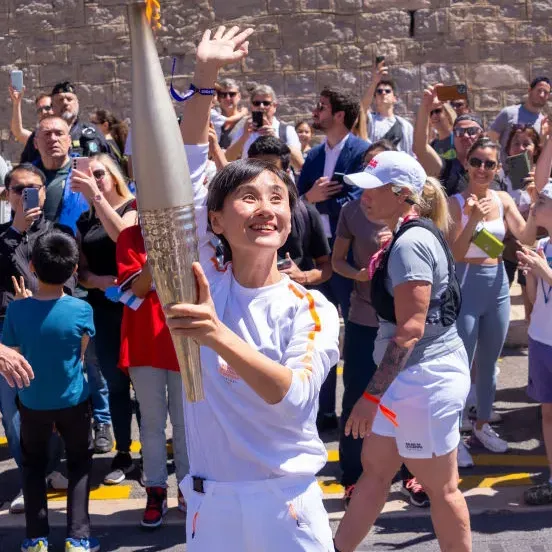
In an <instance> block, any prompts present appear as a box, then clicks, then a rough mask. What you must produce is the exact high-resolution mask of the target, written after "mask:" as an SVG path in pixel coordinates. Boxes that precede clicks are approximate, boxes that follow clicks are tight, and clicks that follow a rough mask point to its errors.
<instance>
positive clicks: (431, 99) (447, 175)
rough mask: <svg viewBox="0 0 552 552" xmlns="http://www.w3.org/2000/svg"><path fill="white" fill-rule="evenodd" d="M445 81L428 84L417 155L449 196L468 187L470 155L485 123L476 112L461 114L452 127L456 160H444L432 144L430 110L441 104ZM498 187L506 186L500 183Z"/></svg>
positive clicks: (417, 135)
mask: <svg viewBox="0 0 552 552" xmlns="http://www.w3.org/2000/svg"><path fill="white" fill-rule="evenodd" d="M439 86H442V85H441V84H436V85H435V86H428V88H427V89H426V90H425V91H424V95H423V99H422V103H421V104H420V108H419V110H418V116H417V118H416V125H415V127H414V154H415V155H416V157H417V158H418V161H419V162H420V163H421V164H422V166H423V167H424V170H425V171H426V173H427V174H428V176H434V177H436V178H439V179H440V180H441V182H442V184H443V186H444V187H445V190H446V192H447V195H449V196H451V195H454V194H457V193H460V192H462V191H464V189H465V188H466V186H467V169H466V161H467V159H466V158H467V155H468V151H469V149H470V147H471V146H472V144H474V143H475V141H476V140H477V138H479V136H480V135H481V134H482V133H483V124H482V123H481V120H480V119H479V117H477V116H476V115H473V114H467V115H461V116H460V117H458V118H457V119H456V121H455V122H454V126H453V127H452V132H453V142H454V149H455V150H456V159H443V158H442V157H441V156H440V155H439V154H438V153H437V152H436V151H435V150H434V149H433V148H432V147H431V146H430V144H429V120H430V113H431V111H432V109H433V108H434V106H435V105H438V104H439V103H440V102H439V99H438V98H437V89H438V88H439ZM496 187H497V189H502V187H501V185H500V183H498V182H497V185H496Z"/></svg>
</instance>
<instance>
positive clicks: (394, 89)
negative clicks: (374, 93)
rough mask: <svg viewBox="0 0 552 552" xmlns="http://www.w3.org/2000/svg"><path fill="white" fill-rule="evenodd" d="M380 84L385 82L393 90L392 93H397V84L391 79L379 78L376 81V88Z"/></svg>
mask: <svg viewBox="0 0 552 552" xmlns="http://www.w3.org/2000/svg"><path fill="white" fill-rule="evenodd" d="M382 84H386V85H387V86H390V87H391V89H392V90H393V94H396V93H397V85H396V83H395V81H394V80H393V79H381V80H380V81H379V82H378V86H376V89H377V88H378V87H379V86H380V85H382Z"/></svg>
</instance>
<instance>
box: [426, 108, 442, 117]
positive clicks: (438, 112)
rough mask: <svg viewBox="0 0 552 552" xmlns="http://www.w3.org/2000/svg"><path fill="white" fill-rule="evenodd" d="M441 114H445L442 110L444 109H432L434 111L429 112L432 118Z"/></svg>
mask: <svg viewBox="0 0 552 552" xmlns="http://www.w3.org/2000/svg"><path fill="white" fill-rule="evenodd" d="M441 113H443V108H442V107H438V108H437V109H432V110H431V111H430V112H429V115H430V117H433V115H441Z"/></svg>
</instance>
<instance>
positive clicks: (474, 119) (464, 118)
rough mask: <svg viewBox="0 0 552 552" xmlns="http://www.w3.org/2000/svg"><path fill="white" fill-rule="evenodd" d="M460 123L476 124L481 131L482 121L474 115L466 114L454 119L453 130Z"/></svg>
mask: <svg viewBox="0 0 552 552" xmlns="http://www.w3.org/2000/svg"><path fill="white" fill-rule="evenodd" d="M462 121H472V122H473V123H476V124H478V125H479V126H480V127H481V128H482V129H483V121H481V119H480V118H479V117H478V116H477V115H475V113H466V114H465V115H460V117H456V121H454V125H453V128H456V126H457V125H458V123H461V122H462Z"/></svg>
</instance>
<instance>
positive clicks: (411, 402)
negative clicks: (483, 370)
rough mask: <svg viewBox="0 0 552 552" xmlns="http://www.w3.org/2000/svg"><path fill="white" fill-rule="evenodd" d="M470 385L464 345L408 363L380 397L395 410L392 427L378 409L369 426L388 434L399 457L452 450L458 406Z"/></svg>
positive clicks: (456, 437) (457, 439)
mask: <svg viewBox="0 0 552 552" xmlns="http://www.w3.org/2000/svg"><path fill="white" fill-rule="evenodd" d="M469 390H470V369H469V364H468V356H467V354H466V350H465V349H464V347H460V348H459V349H457V350H456V351H454V352H452V353H449V354H448V355H444V356H442V357H439V358H436V359H433V360H427V361H423V362H420V363H419V364H414V365H413V366H409V367H408V368H407V369H406V370H404V371H403V372H401V373H400V374H399V375H398V376H397V377H396V378H395V381H393V383H392V384H391V385H390V386H389V389H387V391H386V392H385V394H384V395H383V397H382V399H381V404H383V405H384V406H387V407H388V408H390V409H391V410H393V411H394V412H395V414H396V415H397V423H398V424H399V425H398V427H394V426H393V425H392V424H391V422H390V421H389V420H388V419H387V418H386V417H385V416H383V414H382V413H381V411H378V413H377V415H376V419H375V420H374V425H373V426H372V432H373V433H375V434H376V435H381V436H382V437H394V438H395V440H396V441H397V448H398V450H399V454H400V455H401V457H402V458H431V457H432V456H433V455H435V456H443V455H445V454H448V453H449V452H450V451H452V450H454V449H455V448H456V447H457V446H458V443H459V442H460V428H459V422H460V412H461V411H462V410H463V408H464V405H465V403H466V397H467V395H468V391H469Z"/></svg>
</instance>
